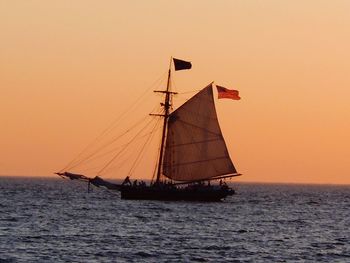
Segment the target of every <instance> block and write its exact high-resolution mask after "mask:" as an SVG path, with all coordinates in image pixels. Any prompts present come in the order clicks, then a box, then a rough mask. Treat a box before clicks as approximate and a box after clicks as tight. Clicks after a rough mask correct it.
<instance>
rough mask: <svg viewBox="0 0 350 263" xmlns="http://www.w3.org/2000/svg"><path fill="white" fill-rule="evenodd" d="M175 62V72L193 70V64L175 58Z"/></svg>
mask: <svg viewBox="0 0 350 263" xmlns="http://www.w3.org/2000/svg"><path fill="white" fill-rule="evenodd" d="M173 60H174V66H175V71H176V70H183V69H190V68H192V64H191V62H187V61H184V60H181V59H176V58H173Z"/></svg>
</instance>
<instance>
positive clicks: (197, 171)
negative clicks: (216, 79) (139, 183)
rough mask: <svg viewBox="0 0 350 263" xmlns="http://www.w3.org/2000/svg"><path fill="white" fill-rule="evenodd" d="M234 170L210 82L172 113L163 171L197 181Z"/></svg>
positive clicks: (171, 177) (234, 171)
mask: <svg viewBox="0 0 350 263" xmlns="http://www.w3.org/2000/svg"><path fill="white" fill-rule="evenodd" d="M234 173H237V171H236V169H235V167H234V165H233V163H232V161H231V159H230V156H229V154H228V151H227V147H226V144H225V141H224V139H223V136H222V133H221V129H220V126H219V122H218V119H217V115H216V110H215V104H214V98H213V89H212V84H209V85H208V86H207V87H205V88H204V89H202V90H201V91H200V92H198V93H197V94H196V95H195V96H193V97H192V98H191V99H190V100H188V101H187V102H186V103H184V104H183V105H182V106H181V107H179V108H178V109H177V110H175V111H174V112H172V113H171V114H170V115H169V119H168V132H167V139H166V145H165V153H164V158H163V174H164V175H165V176H166V177H168V178H170V179H173V180H175V181H195V180H204V179H210V178H214V177H218V176H220V175H226V174H234Z"/></svg>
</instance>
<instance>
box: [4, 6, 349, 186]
mask: <svg viewBox="0 0 350 263" xmlns="http://www.w3.org/2000/svg"><path fill="white" fill-rule="evenodd" d="M349 14H350V1H346V0H343V1H341V0H333V1H323V0H309V1H293V0H285V1H281V0H264V1H258V0H256V1H253V0H251V1H250V0H240V1H239V0H227V1H224V0H219V1H212V0H198V1H194V0H193V1H191V0H186V1H185V0H179V1H162V0H157V1H156V0H149V1H136V0H135V1H133V0H132V1H114V0H113V1H112V0H110V1H107V0H106V1H89V0H75V1H68V0H61V1H39V0H38V1H35V0H28V1H19V0H11V1H0V32H1V39H0V40H1V41H0V90H1V96H0V121H1V129H0V145H1V147H0V174H1V175H26V176H54V175H53V172H56V171H58V170H60V169H62V168H64V167H65V165H66V164H67V163H69V162H70V161H71V160H72V159H73V158H75V157H76V156H77V155H78V153H79V152H81V150H82V149H84V148H85V147H86V145H88V144H89V143H90V142H91V141H92V140H93V139H94V138H96V136H98V135H99V134H100V133H101V131H103V130H104V129H105V128H106V127H108V125H109V124H110V123H111V122H112V121H113V120H115V119H116V117H118V116H119V115H120V113H121V112H124V111H125V110H126V109H127V108H128V107H130V105H133V103H134V102H135V100H136V99H137V98H138V97H139V95H141V94H143V93H144V92H145V91H147V89H149V88H150V87H151V89H149V92H148V93H147V94H146V95H145V97H144V99H143V100H142V101H141V104H142V106H141V108H138V109H135V111H132V112H130V114H129V115H128V117H127V119H128V120H127V121H130V123H132V122H133V121H137V120H138V119H139V117H140V116H141V115H142V114H144V115H145V116H147V114H148V113H150V112H152V110H153V108H154V106H157V105H159V101H160V100H161V97H160V96H159V95H156V94H154V93H153V92H152V89H153V87H152V85H153V83H155V82H156V81H157V79H159V78H161V80H162V81H163V82H161V83H162V84H161V85H163V86H157V87H155V88H164V87H165V85H166V79H164V76H165V77H166V71H167V68H168V65H169V59H170V57H171V56H174V57H176V58H181V59H185V60H189V61H191V62H192V65H193V68H192V69H191V70H188V71H179V72H174V74H173V83H172V84H173V88H174V89H176V91H178V92H180V93H182V92H188V93H185V94H183V95H179V96H178V97H177V98H176V99H175V101H174V103H175V107H177V106H179V105H181V103H182V102H183V101H185V99H186V96H187V98H189V97H190V96H191V95H193V94H194V93H191V92H192V91H194V90H199V89H201V88H203V87H205V86H206V85H207V84H208V83H210V82H211V81H215V82H216V83H217V84H218V85H222V86H225V87H227V88H232V89H237V90H239V91H240V96H241V97H242V100H240V101H232V100H220V101H216V105H217V111H218V115H219V120H220V124H221V127H222V131H223V134H224V137H225V139H226V142H227V146H228V149H229V152H230V155H231V157H232V159H233V161H234V163H235V165H236V167H237V170H238V171H239V172H240V173H242V174H243V176H242V177H240V178H237V179H234V181H259V182H294V183H335V184H350V175H349V171H350V161H349V158H350V103H349V99H350V15H349ZM141 117H142V116H141ZM121 126H122V125H121ZM126 128H127V127H126V126H122V127H116V129H115V132H116V133H118V132H119V129H120V130H122V129H126ZM155 149H156V146H154V147H153V148H152V147H151V148H150V150H151V151H152V150H153V151H154V150H155ZM154 159H155V157H154V156H153V155H152V154H150V155H148V156H146V157H145V159H144V160H143V161H144V162H145V165H144V166H142V167H141V168H140V167H139V168H138V169H136V170H135V178H142V177H143V178H150V177H151V173H152V169H149V166H153V161H154ZM126 162H131V163H132V162H133V161H132V160H126ZM148 163H149V164H150V165H147V164H148ZM75 172H80V170H79V169H77V170H76V171H75ZM91 175H93V174H91ZM107 177H112V178H124V177H125V173H124V172H123V173H117V172H114V173H113V172H112V171H111V173H110V174H108V175H107Z"/></svg>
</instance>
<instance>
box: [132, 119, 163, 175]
mask: <svg viewBox="0 0 350 263" xmlns="http://www.w3.org/2000/svg"><path fill="white" fill-rule="evenodd" d="M159 123H160V119H158V120H157V122H156V124H155V125H154V127H153V129H152V132H151V134H150V136H149V137H148V138H147V140H146V142H145V143H144V145H143V146H142V148H141V150H140V151H139V154H138V155H137V157H136V159H135V161H134V163H133V165H132V166H131V168H130V171H129V175H131V173H132V172H133V170H134V169H135V168H136V166H137V164H138V161H139V160H140V157H141V155H142V154H143V152H144V150H145V148H146V145H148V144H149V142H150V141H151V140H152V138H153V136H154V134H155V130H156V129H157V126H159Z"/></svg>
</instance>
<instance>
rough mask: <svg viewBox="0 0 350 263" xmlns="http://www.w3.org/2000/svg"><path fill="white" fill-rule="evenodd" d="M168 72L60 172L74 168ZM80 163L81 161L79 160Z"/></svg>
mask: <svg viewBox="0 0 350 263" xmlns="http://www.w3.org/2000/svg"><path fill="white" fill-rule="evenodd" d="M166 75H167V73H166V72H165V73H162V74H161V76H160V77H158V79H157V80H156V81H154V82H153V83H152V84H151V85H150V86H149V87H148V88H147V89H146V90H145V91H144V92H143V93H142V94H141V95H140V96H139V97H138V99H136V101H135V102H134V103H133V104H132V105H131V107H128V108H127V109H126V110H125V111H124V112H122V113H121V114H120V115H119V116H118V117H117V118H116V119H115V120H114V121H112V123H111V124H110V125H109V126H108V127H107V128H106V129H105V130H103V131H102V133H101V134H100V135H99V136H97V137H96V138H95V139H94V140H93V141H92V142H90V143H89V144H88V145H87V146H86V147H85V148H84V149H83V150H82V151H81V152H80V153H79V154H78V155H77V157H75V158H74V159H73V160H72V161H70V162H69V163H68V164H67V165H66V166H65V167H64V168H63V169H61V170H60V172H63V171H65V170H67V169H68V168H70V169H72V167H70V166H71V165H73V163H75V162H76V161H78V160H79V158H80V157H81V156H82V155H83V154H85V153H86V152H87V151H88V149H90V148H91V147H92V146H93V145H95V144H96V143H97V142H98V141H100V140H101V138H102V137H103V136H104V135H106V134H108V133H109V132H110V131H112V130H113V129H114V128H115V124H116V123H117V122H119V121H120V120H122V119H123V118H124V117H125V116H126V114H127V113H128V112H129V111H131V110H132V109H133V108H134V107H135V105H137V103H138V102H139V101H140V100H141V99H142V98H143V97H144V96H145V95H146V93H147V92H148V91H149V90H150V89H151V88H152V87H153V86H155V85H156V84H157V83H158V82H159V83H160V82H161V81H162V80H163V79H164V78H165V77H166ZM79 163H80V162H79ZM76 166H77V165H74V166H73V168H74V167H76Z"/></svg>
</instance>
